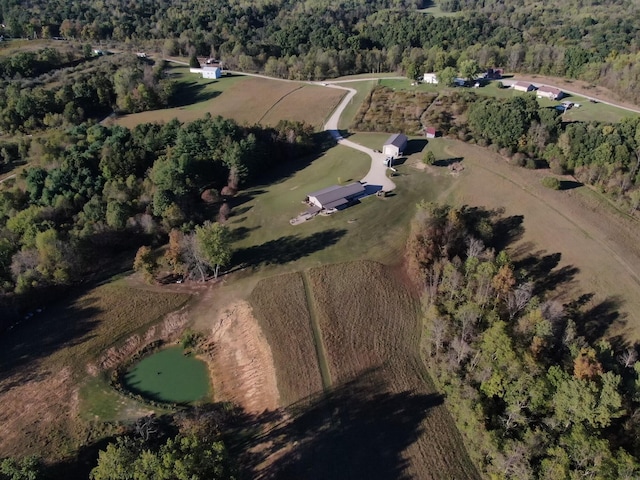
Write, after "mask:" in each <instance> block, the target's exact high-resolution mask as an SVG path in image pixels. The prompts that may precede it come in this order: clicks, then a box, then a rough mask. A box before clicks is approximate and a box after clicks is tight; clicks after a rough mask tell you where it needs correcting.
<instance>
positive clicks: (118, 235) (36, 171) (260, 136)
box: [0, 117, 315, 319]
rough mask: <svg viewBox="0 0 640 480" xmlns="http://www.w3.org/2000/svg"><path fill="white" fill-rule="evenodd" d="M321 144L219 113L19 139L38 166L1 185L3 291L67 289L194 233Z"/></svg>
mask: <svg viewBox="0 0 640 480" xmlns="http://www.w3.org/2000/svg"><path fill="white" fill-rule="evenodd" d="M314 147H315V143H314V137H313V129H312V128H311V127H309V126H307V125H304V124H300V123H295V122H287V121H282V122H281V123H280V124H279V125H278V126H276V127H275V128H261V127H257V126H256V127H240V126H238V125H237V124H236V123H234V122H233V121H231V120H225V119H222V118H220V117H217V118H211V117H206V118H204V119H202V120H198V121H195V122H192V123H189V124H181V123H180V122H178V121H177V120H174V121H171V122H169V123H167V124H164V125H157V124H141V125H138V126H137V127H136V128H134V129H133V130H129V129H126V128H123V127H119V126H114V127H104V126H101V125H88V124H82V125H79V126H76V127H72V128H70V129H67V130H58V131H56V134H55V135H50V136H48V137H46V139H45V140H34V141H32V142H30V143H29V144H28V145H25V144H20V145H19V147H18V150H20V148H22V149H23V150H27V149H30V150H31V151H35V152H37V155H34V156H37V157H38V158H39V162H36V163H32V164H30V166H29V167H28V168H27V169H25V170H24V172H23V173H22V174H21V176H22V178H23V179H24V181H23V182H18V183H16V184H15V185H14V186H13V187H10V188H3V189H2V190H1V191H0V292H2V293H4V294H5V295H7V294H9V293H10V292H13V291H15V292H16V293H19V294H24V293H28V292H29V291H31V290H34V289H42V288H46V287H51V286H56V285H68V284H71V283H73V282H75V281H77V280H79V279H81V278H82V277H83V275H86V274H87V273H89V272H90V271H92V268H96V267H97V265H98V264H99V261H98V259H99V258H100V257H101V256H105V255H106V256H108V255H109V254H110V252H115V251H118V250H121V249H122V248H127V247H128V248H133V247H137V246H139V245H141V244H143V243H145V244H149V243H153V242H155V241H157V240H159V239H163V238H164V239H165V240H163V241H166V235H167V234H168V232H169V231H170V230H171V229H174V228H175V229H181V230H182V231H185V232H190V231H191V230H193V229H194V227H195V226H196V225H199V224H202V223H203V222H204V221H205V220H207V219H209V218H214V217H215V216H216V212H218V211H219V210H220V209H221V207H222V206H223V205H224V204H223V200H224V195H225V194H227V195H232V194H233V193H235V191H237V189H238V187H240V186H243V185H246V184H247V183H248V182H251V181H253V180H255V179H256V178H257V177H258V176H259V175H260V174H261V173H263V172H265V170H266V169H268V168H270V167H273V166H275V165H277V164H278V163H281V162H286V161H292V160H295V159H296V158H298V157H299V156H301V155H304V154H306V153H308V152H309V151H311V149H312V148H314ZM30 155H33V152H31V153H30ZM222 211H223V213H224V209H222ZM154 239H155V240H154ZM7 298H9V297H5V300H6V299H7ZM5 319H6V317H5Z"/></svg>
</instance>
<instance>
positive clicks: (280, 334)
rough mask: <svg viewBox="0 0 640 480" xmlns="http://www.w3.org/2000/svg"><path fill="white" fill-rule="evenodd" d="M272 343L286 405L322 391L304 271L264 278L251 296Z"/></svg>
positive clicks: (256, 312) (260, 321)
mask: <svg viewBox="0 0 640 480" xmlns="http://www.w3.org/2000/svg"><path fill="white" fill-rule="evenodd" d="M249 303H250V304H251V306H252V307H253V313H254V315H255V317H256V319H257V320H258V323H259V325H260V328H261V329H262V331H263V332H264V335H265V337H266V339H267V341H268V342H269V345H270V347H271V351H272V353H273V361H274V365H275V367H276V376H277V379H278V391H279V392H280V399H281V403H282V405H283V406H287V405H290V404H292V403H295V402H298V401H299V400H301V399H304V398H306V397H309V396H310V395H313V394H314V393H317V392H321V391H322V377H321V375H320V368H319V367H318V360H317V355H316V349H315V344H314V338H313V333H312V331H311V319H310V316H309V310H308V305H307V297H306V294H305V289H304V283H303V281H302V274H300V273H297V272H296V273H291V274H286V275H279V276H276V277H271V278H268V279H265V280H262V281H261V282H260V283H258V285H256V288H255V289H254V290H253V292H252V293H251V295H250V297H249Z"/></svg>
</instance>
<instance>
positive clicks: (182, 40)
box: [0, 0, 640, 102]
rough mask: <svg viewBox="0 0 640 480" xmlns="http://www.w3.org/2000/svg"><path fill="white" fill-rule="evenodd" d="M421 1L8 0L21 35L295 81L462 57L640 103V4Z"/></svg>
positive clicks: (431, 66)
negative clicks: (203, 59)
mask: <svg viewBox="0 0 640 480" xmlns="http://www.w3.org/2000/svg"><path fill="white" fill-rule="evenodd" d="M422 6H423V2H421V1H418V0H415V1H412V0H396V1H390V0H376V1H375V2H367V1H364V0H349V1H347V0H322V1H321V0H314V1H311V0H308V1H305V2H296V1H293V0H278V1H277V2H233V3H229V2H224V1H222V0H216V1H214V2H213V4H212V3H211V2H209V3H202V2H186V1H181V2H168V1H166V0H154V1H153V2H151V3H145V4H144V5H140V6H131V5H129V4H127V3H125V2H122V1H121V0H111V1H109V2H107V3H104V2H102V3H100V4H93V3H91V2H89V4H86V5H83V6H82V8H80V7H79V6H78V5H75V4H68V3H65V2H59V1H57V2H33V3H32V4H30V5H29V7H27V8H24V6H23V5H21V4H20V2H18V1H17V0H3V1H2V2H1V4H0V18H1V19H2V21H3V22H4V24H5V25H6V30H7V33H9V34H10V35H12V36H29V37H44V36H55V35H60V36H62V37H64V38H70V39H81V40H83V41H96V40H106V39H109V40H114V41H118V42H133V43H134V44H138V45H140V46H142V45H147V46H151V47H156V48H158V49H160V50H162V51H163V53H164V54H166V55H175V54H182V55H185V56H188V55H190V54H193V53H197V54H199V55H211V56H214V57H218V58H221V59H223V60H224V62H225V63H226V64H227V65H228V66H229V67H231V68H237V69H243V70H248V71H252V70H255V71H258V70H260V71H266V72H267V73H269V74H270V75H277V76H280V77H284V78H295V79H304V80H311V79H322V78H327V77H335V76H338V75H345V74H353V73H363V72H378V71H389V70H390V71H394V70H398V69H403V70H404V71H405V72H408V71H410V70H411V69H415V70H417V71H418V72H424V71H440V70H442V68H444V67H446V66H453V65H455V63H456V62H458V61H459V60H460V59H467V58H471V59H474V60H476V61H477V62H478V63H479V64H480V65H481V66H483V67H494V66H501V67H505V68H506V69H508V70H510V71H517V72H528V73H538V74H546V75H555V76H561V77H571V78H580V79H584V80H586V81H590V82H594V83H599V84H602V85H604V86H607V87H609V88H611V89H612V90H613V91H615V92H617V93H619V94H620V95H621V96H624V98H626V99H629V100H632V101H636V102H638V101H640V96H639V95H640V94H639V93H638V91H637V89H636V88H634V87H635V85H637V83H638V80H640V67H638V65H639V64H640V62H638V61H637V60H638V58H637V56H638V53H637V45H638V44H639V43H640V27H639V25H640V9H639V8H638V7H637V5H636V4H635V3H634V2H632V1H630V0H605V1H598V2H589V3H588V4H586V3H585V2H582V1H580V2H578V1H575V2H570V3H569V4H568V5H567V6H566V8H565V5H563V8H558V6H557V5H556V4H555V3H554V2H542V5H541V2H531V1H526V2H525V1H523V2H519V4H517V5H516V4H510V5H508V6H504V4H503V3H502V2H459V1H457V0H456V1H443V2H441V6H442V7H443V8H445V9H450V10H459V11H460V13H459V14H457V15H455V16H450V17H434V16H432V15H429V14H425V13H422V12H420V11H418V10H417V9H418V8H420V7H422Z"/></svg>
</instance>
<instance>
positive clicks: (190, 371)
mask: <svg viewBox="0 0 640 480" xmlns="http://www.w3.org/2000/svg"><path fill="white" fill-rule="evenodd" d="M124 386H125V387H126V388H127V389H129V390H130V391H132V392H134V393H137V394H140V395H142V396H143V397H146V398H149V399H150V400H156V401H160V402H175V403H191V402H195V401H197V400H202V399H203V398H205V397H206V396H207V395H208V394H209V375H208V372H207V366H206V364H205V363H204V362H203V361H201V360H199V359H197V358H196V357H194V356H192V355H185V351H184V350H183V349H182V347H169V348H163V349H162V350H159V351H157V352H155V353H153V354H152V355H149V356H148V357H145V358H143V359H142V360H140V361H139V362H138V363H135V364H134V365H132V366H131V368H130V369H129V371H128V372H127V373H126V374H125V376H124Z"/></svg>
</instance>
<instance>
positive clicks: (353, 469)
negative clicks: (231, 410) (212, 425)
mask: <svg viewBox="0 0 640 480" xmlns="http://www.w3.org/2000/svg"><path fill="white" fill-rule="evenodd" d="M396 273H397V272H395V271H393V270H392V269H390V268H388V267H385V266H383V265H381V264H378V263H373V262H350V263H343V264H339V265H333V266H323V267H319V268H312V269H310V270H308V271H306V272H305V273H304V274H303V275H305V276H306V277H307V278H308V283H309V287H310V288H309V291H308V294H310V295H311V296H312V297H313V299H312V301H313V303H314V305H315V310H316V317H317V318H316V320H317V321H318V323H319V324H320V329H319V331H320V332H321V333H320V335H321V336H322V339H321V340H320V341H322V342H323V344H325V345H326V356H327V360H328V363H329V370H330V371H331V388H330V389H329V390H328V391H326V392H325V394H324V395H322V396H321V397H320V398H319V399H318V397H317V395H316V399H312V401H311V402H309V399H307V398H305V399H303V400H304V402H303V405H296V408H294V409H293V410H292V411H291V418H290V419H289V422H290V425H291V426H290V427H289V428H287V429H285V428H279V429H278V430H277V431H276V432H275V433H272V434H271V435H268V436H267V437H266V439H265V438H262V439H261V441H263V442H266V444H267V448H268V449H271V450H267V452H266V454H270V453H277V447H276V446H277V445H279V444H282V445H287V455H282V456H278V455H277V454H276V455H272V456H275V457H276V460H275V462H274V463H273V464H272V465H271V467H270V470H269V472H270V476H267V477H264V478H307V479H312V480H313V479H316V478H317V479H321V478H423V479H438V478H441V479H450V478H477V473H476V472H475V469H474V467H473V465H472V464H471V463H470V461H469V458H468V455H467V453H466V451H465V449H464V447H463V446H462V444H461V439H460V436H459V435H458V432H457V430H456V428H455V426H454V424H453V422H452V420H451V418H450V416H449V414H448V412H447V410H446V409H445V408H444V406H443V405H442V399H441V398H440V397H439V396H438V395H437V394H436V393H435V392H434V391H433V389H432V388H431V384H430V381H429V380H428V378H426V373H425V371H424V367H423V366H422V364H421V360H420V357H419V353H418V351H419V340H420V326H419V320H418V303H417V301H415V300H414V299H413V298H412V296H411V294H410V293H409V291H408V290H407V288H406V287H405V286H404V285H403V283H402V281H401V280H400V279H399V278H397V277H396ZM303 294H304V288H303V286H302V281H301V279H300V276H299V274H298V276H297V278H294V277H293V276H292V275H287V276H276V277H271V278H268V279H266V280H263V281H262V282H260V283H259V284H258V287H257V288H256V291H254V293H253V294H252V297H251V298H252V303H254V312H255V313H256V314H257V315H258V317H264V318H270V319H271V321H270V323H269V324H265V323H263V328H264V329H265V333H266V335H267V336H271V337H272V338H273V339H274V340H275V341H270V343H271V346H272V351H273V352H274V357H275V356H276V355H279V356H281V357H282V358H285V359H287V360H288V364H287V365H286V367H285V368H286V370H287V372H288V373H289V374H293V375H295V378H296V381H297V382H299V381H300V380H299V379H297V377H298V376H299V375H312V376H314V377H315V378H317V376H318V366H317V364H316V365H315V368H314V366H313V365H311V364H310V363H309V362H308V360H306V359H303V362H302V364H303V365H305V368H301V366H300V365H298V364H299V363H300V362H299V356H298V355H299V353H298V351H299V348H300V341H299V339H298V337H302V338H303V339H306V338H308V336H309V334H310V332H311V328H310V325H309V317H308V315H306V314H305V313H304V312H299V310H301V309H303V308H304V300H303V299H301V296H302V295H303ZM258 299H259V300H258ZM256 300H257V301H256ZM309 300H310V299H307V302H308V301H309ZM264 305H266V306H267V308H264ZM292 305H295V306H296V307H295V308H293V309H292ZM294 310H295V311H296V313H295V314H293V311H294ZM301 313H302V315H301ZM300 316H302V317H304V321H303V322H301V321H300V320H299V319H298V318H297V317H300ZM292 330H293V331H294V332H293V333H292ZM302 344H303V345H304V346H305V349H306V354H305V355H306V356H313V355H314V352H312V348H313V347H312V346H311V345H309V344H308V342H307V340H304V341H303V342H302ZM277 352H279V353H277ZM318 391H319V389H318V390H316V392H315V393H317V392H318ZM274 445H275V446H274ZM274 450H276V451H274ZM371 452H376V455H372V454H371ZM266 454H265V453H264V452H263V455H266ZM326 458H331V459H332V460H331V462H326ZM259 478H263V477H259Z"/></svg>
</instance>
